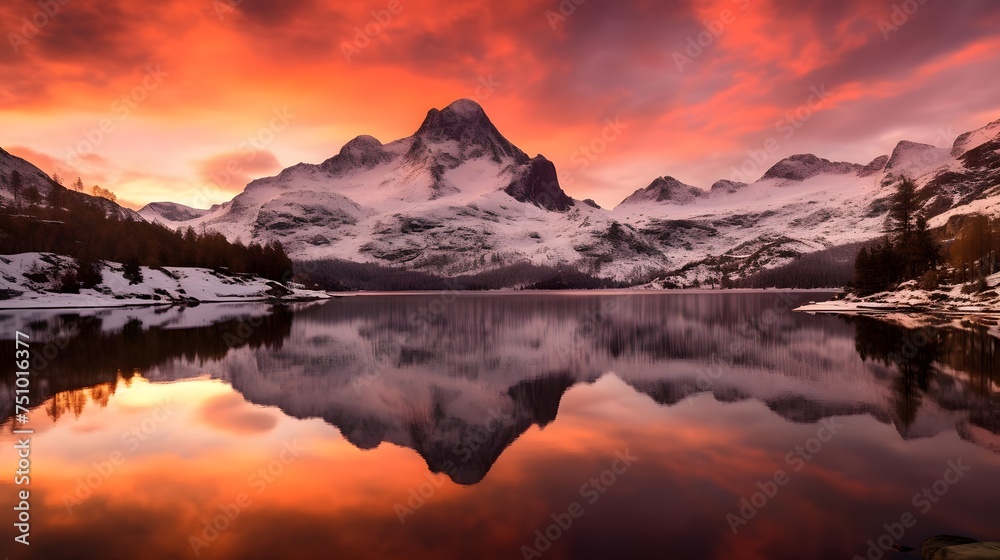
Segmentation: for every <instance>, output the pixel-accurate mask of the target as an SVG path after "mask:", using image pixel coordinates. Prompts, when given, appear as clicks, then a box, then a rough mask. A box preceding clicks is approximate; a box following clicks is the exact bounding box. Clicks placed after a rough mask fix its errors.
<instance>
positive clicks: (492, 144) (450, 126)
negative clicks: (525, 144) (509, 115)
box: [415, 99, 528, 164]
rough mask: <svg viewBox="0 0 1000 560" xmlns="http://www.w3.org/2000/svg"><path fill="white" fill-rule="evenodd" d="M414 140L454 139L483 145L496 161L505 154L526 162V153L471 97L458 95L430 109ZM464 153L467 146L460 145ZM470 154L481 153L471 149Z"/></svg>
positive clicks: (446, 140) (467, 144) (428, 142)
mask: <svg viewBox="0 0 1000 560" xmlns="http://www.w3.org/2000/svg"><path fill="white" fill-rule="evenodd" d="M415 137H416V140H417V141H420V142H423V143H427V144H433V143H440V142H448V141H454V142H458V143H459V148H460V149H462V148H466V147H468V146H470V145H471V146H475V147H480V148H484V149H485V150H486V152H485V153H486V154H487V155H489V156H490V157H491V158H492V159H493V160H494V161H497V162H499V161H500V160H501V158H503V157H504V156H506V157H509V158H513V159H514V160H515V161H516V162H517V163H519V164H520V163H525V162H527V161H528V156H527V154H525V153H524V152H522V151H521V150H520V149H518V148H517V147H516V146H514V145H513V144H511V143H510V142H509V141H508V140H507V139H506V138H504V137H503V135H502V134H500V131H498V130H497V128H496V127H495V126H493V123H492V122H491V121H490V119H489V117H487V116H486V112H485V111H483V108H482V107H481V106H480V105H479V104H478V103H476V102H475V101H472V100H470V99H459V100H458V101H455V102H454V103H452V104H451V105H448V106H447V107H445V108H444V109H443V110H440V111H439V110H437V109H431V110H430V111H428V112H427V117H426V118H424V122H423V123H422V124H421V125H420V128H419V129H417V133H416V134H415ZM462 152H463V153H465V152H466V150H464V149H462ZM469 155H472V156H476V155H483V154H482V153H478V154H477V153H470V154H469Z"/></svg>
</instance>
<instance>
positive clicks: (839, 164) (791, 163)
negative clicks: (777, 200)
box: [761, 154, 864, 181]
mask: <svg viewBox="0 0 1000 560" xmlns="http://www.w3.org/2000/svg"><path fill="white" fill-rule="evenodd" d="M863 167H864V166H862V165H858V164H856V163H847V162H843V161H830V160H828V159H824V158H821V157H819V156H816V155H814V154H795V155H791V156H788V157H786V158H785V159H783V160H781V161H779V162H778V163H776V164H774V165H773V166H771V168H770V169H768V170H767V171H766V172H765V173H764V176H763V177H761V180H762V181H763V180H765V179H785V180H788V181H805V180H806V179H809V178H810V177H815V176H816V175H821V174H824V173H828V174H832V175H843V174H847V173H858V172H860V171H861V170H862V169H863Z"/></svg>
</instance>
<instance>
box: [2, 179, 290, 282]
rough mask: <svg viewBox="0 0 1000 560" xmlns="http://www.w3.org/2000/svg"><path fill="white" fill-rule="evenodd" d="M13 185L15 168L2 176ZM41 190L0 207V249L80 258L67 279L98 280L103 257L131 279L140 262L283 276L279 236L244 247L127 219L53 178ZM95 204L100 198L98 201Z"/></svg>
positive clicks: (285, 262) (137, 276) (286, 267)
mask: <svg viewBox="0 0 1000 560" xmlns="http://www.w3.org/2000/svg"><path fill="white" fill-rule="evenodd" d="M0 182H2V183H4V184H5V185H7V186H8V188H9V187H11V186H14V187H15V190H14V191H13V192H14V193H15V195H17V194H19V190H17V189H16V187H17V186H19V184H20V182H21V181H20V177H19V176H18V175H17V171H14V172H13V174H12V176H3V177H0ZM49 187H51V188H49V189H48V190H47V192H46V193H45V194H44V195H42V194H40V193H38V190H37V189H31V190H27V189H25V190H26V191H27V192H20V196H15V198H14V199H13V200H3V201H2V205H0V254H17V253H26V252H46V253H56V254H60V255H67V256H70V257H73V258H75V259H76V260H77V268H76V270H68V271H60V274H61V275H62V278H61V279H62V280H63V281H64V282H65V283H66V284H67V285H72V284H73V283H74V282H76V283H79V284H80V285H81V286H82V287H93V286H95V285H97V284H99V283H100V281H101V280H100V267H99V266H97V265H98V263H99V262H100V261H112V262H118V263H122V264H124V265H125V270H126V276H127V277H130V280H133V281H141V271H140V268H139V267H141V266H147V267H152V268H156V267H164V266H173V267H202V268H210V269H213V270H227V271H229V272H233V273H249V274H255V275H258V276H261V277H264V278H268V279H271V280H277V281H281V282H285V281H287V280H289V279H290V278H291V271H292V261H291V259H289V257H288V255H287V254H286V253H285V250H284V248H282V246H281V244H280V243H278V242H277V241H274V242H271V243H266V244H260V243H250V244H248V245H244V244H243V243H240V242H236V243H233V242H230V241H228V240H227V239H226V238H225V237H224V236H223V235H222V234H220V233H216V232H207V231H203V232H197V231H195V230H194V229H193V228H187V229H186V230H184V231H181V230H178V231H174V230H171V229H169V228H167V227H165V226H163V225H161V224H156V223H149V222H145V221H142V220H134V219H129V218H127V217H123V216H120V215H117V214H114V213H109V212H108V211H107V210H106V205H107V203H106V202H104V201H100V200H99V199H97V198H95V197H91V196H88V195H85V194H83V193H80V192H76V191H74V190H71V189H67V188H65V187H63V186H62V185H60V184H58V183H57V182H55V181H52V184H51V185H49ZM99 202H100V203H99Z"/></svg>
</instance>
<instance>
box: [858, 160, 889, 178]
mask: <svg viewBox="0 0 1000 560" xmlns="http://www.w3.org/2000/svg"><path fill="white" fill-rule="evenodd" d="M888 162H889V156H878V157H877V158H875V159H873V160H872V161H871V163H869V164H868V165H866V166H864V167H862V168H861V170H860V171H858V177H871V176H872V175H875V174H876V173H879V172H880V171H882V170H883V169H885V164H886V163H888Z"/></svg>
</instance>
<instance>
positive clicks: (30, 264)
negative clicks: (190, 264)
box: [0, 253, 330, 309]
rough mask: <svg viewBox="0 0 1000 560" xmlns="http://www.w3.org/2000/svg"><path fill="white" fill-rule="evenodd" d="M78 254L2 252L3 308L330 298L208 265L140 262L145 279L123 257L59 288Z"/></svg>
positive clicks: (0, 296)
mask: <svg viewBox="0 0 1000 560" xmlns="http://www.w3.org/2000/svg"><path fill="white" fill-rule="evenodd" d="M74 264H75V261H74V259H72V258H70V257H65V256H61V255H53V254H51V253H20V254H17V255H5V256H0V309H41V308H70V307H116V306H124V305H149V304H155V303H163V304H167V303H176V302H184V303H192V302H195V301H198V302H247V301H258V300H261V301H262V300H275V299H286V300H296V299H328V298H329V297H330V296H329V294H327V293H326V292H320V291H313V290H306V289H304V288H303V287H302V286H299V285H295V284H289V285H288V286H281V285H279V284H277V283H276V282H273V281H269V280H265V279H262V278H259V277H251V276H249V275H238V274H226V273H222V272H216V271H213V270H209V269H204V268H183V267H163V268H158V269H152V268H149V267H145V266H144V267H140V270H141V271H142V278H143V279H142V282H138V283H132V282H130V281H129V280H128V279H126V278H125V275H124V269H123V267H122V265H121V264H120V263H113V262H103V263H102V264H101V276H102V281H101V283H100V284H98V285H97V286H96V287H95V288H93V289H80V290H79V292H78V293H61V292H60V291H59V283H60V279H59V278H60V271H66V270H71V269H72V268H73V266H74Z"/></svg>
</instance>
